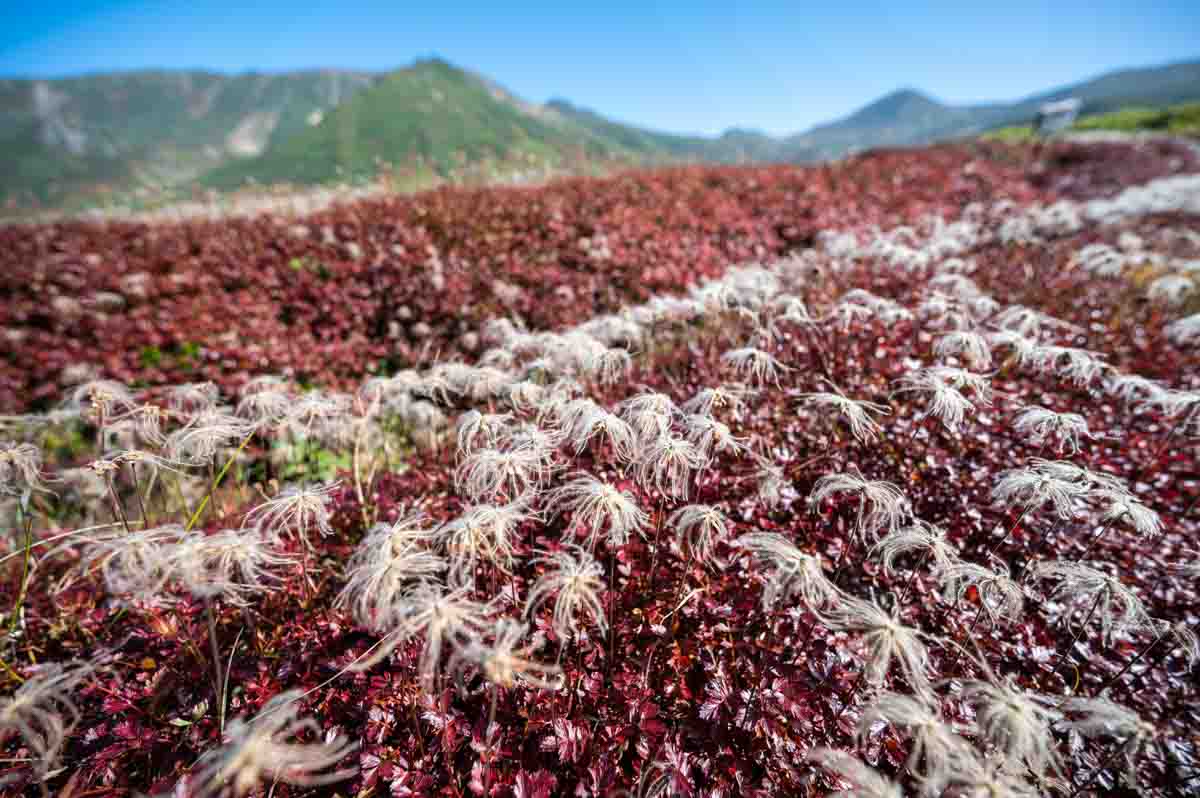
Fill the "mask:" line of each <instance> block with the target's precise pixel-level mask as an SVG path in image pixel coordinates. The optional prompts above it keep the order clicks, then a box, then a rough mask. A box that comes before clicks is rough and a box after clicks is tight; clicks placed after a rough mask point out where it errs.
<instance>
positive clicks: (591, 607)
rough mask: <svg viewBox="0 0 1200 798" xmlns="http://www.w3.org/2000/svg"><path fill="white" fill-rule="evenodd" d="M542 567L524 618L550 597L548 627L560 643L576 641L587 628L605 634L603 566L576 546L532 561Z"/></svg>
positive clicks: (530, 592)
mask: <svg viewBox="0 0 1200 798" xmlns="http://www.w3.org/2000/svg"><path fill="white" fill-rule="evenodd" d="M534 562H535V563H538V564H542V565H545V566H546V567H547V569H546V571H545V572H543V573H542V574H541V575H540V576H539V577H538V579H537V581H536V582H534V585H533V588H532V589H531V590H530V591H529V596H528V598H526V600H525V615H526V617H529V616H531V615H533V614H534V613H536V612H537V611H538V610H539V609H540V608H541V607H542V606H543V605H545V604H546V603H547V602H548V601H549V600H550V597H551V596H554V597H555V598H554V614H553V620H552V622H551V626H552V627H553V629H554V633H555V634H557V635H558V636H559V637H560V638H562V639H564V640H569V639H571V638H576V639H578V638H579V636H580V635H581V634H582V633H583V632H584V630H586V629H587V628H589V627H594V628H595V629H596V630H597V631H598V632H599V633H600V635H605V634H607V633H608V619H607V617H606V615H605V612H604V605H603V603H602V602H601V594H602V593H603V592H604V588H605V585H604V567H603V566H602V565H601V564H600V563H598V562H597V561H596V559H595V558H594V557H592V555H591V554H590V553H589V552H588V551H587V550H586V549H584V548H582V547H580V546H574V545H568V546H566V547H565V548H563V549H560V550H558V551H555V552H550V553H544V554H542V555H541V556H539V557H537V558H535V559H534Z"/></svg>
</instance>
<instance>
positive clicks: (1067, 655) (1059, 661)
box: [1053, 590, 1104, 671]
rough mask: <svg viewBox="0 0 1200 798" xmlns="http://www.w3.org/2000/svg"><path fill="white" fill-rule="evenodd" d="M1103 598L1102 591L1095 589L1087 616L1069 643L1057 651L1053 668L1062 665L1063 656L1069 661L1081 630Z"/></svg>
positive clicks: (1084, 627)
mask: <svg viewBox="0 0 1200 798" xmlns="http://www.w3.org/2000/svg"><path fill="white" fill-rule="evenodd" d="M1102 598H1104V591H1103V590H1097V591H1096V600H1095V601H1093V602H1092V608H1091V609H1090V610H1088V614H1087V617H1086V618H1084V619H1083V623H1081V624H1080V625H1079V628H1078V629H1076V630H1075V634H1074V636H1073V637H1072V638H1071V644H1070V645H1069V646H1067V647H1066V648H1065V649H1063V650H1062V651H1060V652H1058V659H1057V660H1055V661H1054V668H1053V669H1054V670H1056V671H1057V670H1058V669H1059V667H1061V666H1062V662H1063V659H1064V658H1065V659H1066V660H1067V662H1068V664H1069V663H1070V662H1071V655H1072V653H1073V652H1074V651H1075V644H1076V643H1078V642H1079V636H1080V635H1081V634H1083V630H1084V629H1087V625H1088V624H1089V623H1090V622H1091V620H1092V616H1093V615H1095V614H1096V608H1097V607H1099V606H1100V599H1102Z"/></svg>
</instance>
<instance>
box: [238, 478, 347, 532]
mask: <svg viewBox="0 0 1200 798" xmlns="http://www.w3.org/2000/svg"><path fill="white" fill-rule="evenodd" d="M340 487H341V485H340V483H338V482H330V483H328V484H324V485H320V484H317V485H286V486H284V488H283V490H281V491H280V492H279V494H278V495H277V496H276V497H275V498H273V499H268V500H267V501H266V502H264V503H263V504H260V505H258V506H257V507H255V508H254V509H252V510H251V511H250V512H249V513H247V514H246V517H245V519H244V520H243V521H242V527H243V528H254V529H257V530H258V531H259V532H260V533H261V534H262V535H263V536H264V537H266V538H268V539H270V540H272V541H275V542H279V541H282V540H283V539H285V538H286V537H287V536H288V535H295V536H296V539H297V540H299V541H300V543H301V544H302V545H303V546H304V548H306V549H312V547H313V544H312V541H311V540H310V539H309V533H310V532H317V533H318V534H319V535H320V536H321V537H323V538H324V537H328V536H329V535H331V534H333V526H332V525H331V520H332V518H333V515H332V513H331V511H330V509H329V503H330V501H331V499H332V497H333V494H334V493H335V492H336V491H337V490H338V489H340Z"/></svg>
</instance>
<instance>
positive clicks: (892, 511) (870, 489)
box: [809, 472, 912, 537]
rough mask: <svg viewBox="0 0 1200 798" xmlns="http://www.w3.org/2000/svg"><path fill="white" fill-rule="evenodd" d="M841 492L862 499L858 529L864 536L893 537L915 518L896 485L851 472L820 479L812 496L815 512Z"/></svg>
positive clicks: (810, 500)
mask: <svg viewBox="0 0 1200 798" xmlns="http://www.w3.org/2000/svg"><path fill="white" fill-rule="evenodd" d="M838 493H849V494H852V495H854V496H857V497H858V517H857V521H856V524H855V527H856V531H857V532H858V533H859V534H860V535H863V536H866V535H868V534H874V535H875V536H877V537H878V536H881V535H884V534H891V533H893V532H895V531H896V530H898V529H899V528H900V527H901V525H903V523H904V521H905V520H906V519H908V518H909V517H911V515H912V507H911V506H910V505H909V502H908V499H907V498H906V497H905V496H904V493H903V491H901V490H900V488H898V487H897V486H896V485H894V484H892V483H891V482H885V481H883V480H869V479H865V478H864V477H863V476H862V475H861V474H858V473H851V472H843V473H840V474H825V475H824V476H822V477H821V478H820V479H818V480H817V483H816V485H814V486H813V490H812V493H811V494H810V495H809V506H810V508H811V509H812V512H817V510H818V509H819V507H820V504H821V503H822V502H823V501H825V500H826V499H828V498H830V497H832V496H834V495H835V494H838Z"/></svg>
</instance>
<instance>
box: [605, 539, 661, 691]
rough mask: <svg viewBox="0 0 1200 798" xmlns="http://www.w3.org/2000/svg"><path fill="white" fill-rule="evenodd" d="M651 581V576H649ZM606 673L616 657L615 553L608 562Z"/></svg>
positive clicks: (610, 670) (610, 669) (614, 552)
mask: <svg viewBox="0 0 1200 798" xmlns="http://www.w3.org/2000/svg"><path fill="white" fill-rule="evenodd" d="M651 578H652V579H653V575H651ZM608 589H609V591H610V592H609V599H608V663H607V665H608V671H609V673H612V666H613V658H614V657H616V655H617V653H616V652H617V552H616V550H615V549H614V550H613V552H612V555H611V556H610V558H609V561H608Z"/></svg>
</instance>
